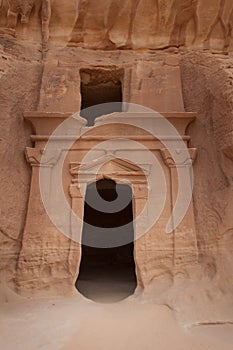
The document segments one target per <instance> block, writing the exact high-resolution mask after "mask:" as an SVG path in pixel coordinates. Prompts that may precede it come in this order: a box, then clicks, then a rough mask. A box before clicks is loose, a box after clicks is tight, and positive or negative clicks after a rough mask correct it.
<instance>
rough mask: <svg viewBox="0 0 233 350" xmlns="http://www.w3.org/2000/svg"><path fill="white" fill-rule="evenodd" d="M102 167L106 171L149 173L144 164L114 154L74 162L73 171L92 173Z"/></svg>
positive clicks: (102, 170)
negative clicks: (83, 161) (82, 161)
mask: <svg viewBox="0 0 233 350" xmlns="http://www.w3.org/2000/svg"><path fill="white" fill-rule="evenodd" d="M97 168H98V169H101V172H104V173H108V174H109V173H116V172H117V173H141V172H144V173H145V174H146V173H148V169H146V168H144V166H140V165H136V164H134V163H132V162H130V161H128V160H126V159H120V158H116V157H115V156H113V155H106V156H102V157H100V158H97V159H94V160H92V161H90V162H87V163H81V164H80V163H72V164H71V172H72V173H73V174H74V172H76V171H78V172H79V173H80V172H81V173H92V172H96V169H97Z"/></svg>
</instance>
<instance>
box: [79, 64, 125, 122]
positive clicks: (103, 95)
mask: <svg viewBox="0 0 233 350" xmlns="http://www.w3.org/2000/svg"><path fill="white" fill-rule="evenodd" d="M80 78H81V86H80V91H81V113H80V115H81V116H82V117H83V118H85V119H87V121H88V125H89V126H91V125H94V120H95V118H96V117H99V116H102V115H106V114H110V113H113V112H122V80H123V71H122V70H121V69H112V70H111V69H81V70H80Z"/></svg>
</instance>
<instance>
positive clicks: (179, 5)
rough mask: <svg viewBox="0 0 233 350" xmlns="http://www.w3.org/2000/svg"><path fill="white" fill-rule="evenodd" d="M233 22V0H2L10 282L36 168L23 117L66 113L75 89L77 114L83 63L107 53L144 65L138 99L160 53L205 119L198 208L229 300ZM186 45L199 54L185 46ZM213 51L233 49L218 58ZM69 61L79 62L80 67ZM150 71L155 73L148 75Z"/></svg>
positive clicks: (202, 237)
mask: <svg viewBox="0 0 233 350" xmlns="http://www.w3.org/2000/svg"><path fill="white" fill-rule="evenodd" d="M133 4H134V6H133ZM9 9H10V11H8V10H9ZM41 9H42V11H41ZM7 11H8V15H7ZM50 14H51V17H50ZM16 19H17V23H16ZM232 21H233V3H232V1H231V0H211V1H205V0H199V1H186V0H179V1H178V0H175V1H163V0H157V1H152V0H137V1H133V0H127V1H121V0H111V1H110V0H108V1H107V0H100V1H99V2H95V1H89V0H85V1H84V0H80V1H69V2H67V1H65V0H53V1H44V0H41V1H29V0H25V1H23V0H21V1H20V0H18V1H16V0H15V1H13V0H12V1H11V0H9V1H4V0H3V1H2V7H1V9H0V27H1V30H0V33H1V34H0V44H1V47H0V116H1V128H0V132H1V136H0V137H1V140H0V157H1V159H0V161H1V174H0V181H1V190H0V191H1V192H0V193H1V203H2V205H1V223H0V239H1V241H0V251H1V254H0V269H1V275H2V276H3V275H4V277H3V280H6V281H7V282H10V281H11V282H12V281H13V280H14V277H15V273H16V270H17V264H18V256H19V253H20V250H21V248H22V242H23V241H22V233H23V229H24V224H25V215H26V208H27V201H28V196H29V185H30V177H31V173H30V171H31V170H30V168H29V167H28V165H27V163H26V161H25V159H24V150H25V147H26V146H30V145H31V141H30V134H31V127H30V126H29V125H27V124H26V123H25V121H24V120H23V113H24V112H25V111H27V110H33V111H34V110H37V109H38V108H40V109H42V110H46V111H52V110H54V109H55V110H56V111H62V112H66V106H67V103H68V102H69V101H70V100H65V97H64V94H63V93H64V91H66V89H71V90H72V89H73V90H72V94H73V95H72V96H73V99H72V104H73V105H72V104H71V103H70V105H69V106H71V107H72V108H71V110H75V109H76V108H77V106H79V101H78V97H77V95H78V93H76V92H77V91H76V90H75V88H74V85H75V84H76V85H77V86H78V84H79V83H80V81H79V76H78V74H77V72H76V71H75V69H76V68H77V66H78V65H80V66H82V65H83V64H86V63H87V62H89V65H98V64H100V62H102V60H103V57H104V63H105V64H107V65H111V64H115V65H117V64H119V62H120V63H121V64H122V65H125V66H126V68H127V67H128V66H129V65H130V64H132V62H134V61H136V63H135V62H134V63H135V64H136V65H137V69H136V72H137V74H136V73H135V74H136V75H135V76H134V77H133V78H135V81H136V82H137V84H135V89H134V91H132V93H131V96H129V97H130V98H132V99H135V101H136V100H137V99H138V95H137V89H136V87H138V86H142V85H143V84H145V86H146V84H148V83H150V84H152V85H151V86H152V87H153V88H155V86H154V85H153V84H154V81H155V78H156V75H154V76H152V77H151V76H150V72H151V65H152V66H153V64H154V62H153V61H154V58H153V59H151V57H152V56H154V57H156V59H157V58H158V61H159V65H161V66H163V67H166V68H168V67H169V69H170V70H171V71H173V70H174V66H175V67H177V66H178V67H180V69H181V80H182V88H183V89H182V91H179V94H180V95H181V94H182V93H183V99H184V102H185V110H186V111H197V121H196V122H195V123H194V124H193V125H192V126H190V128H189V134H190V136H191V139H192V144H191V146H193V147H196V148H197V149H198V158H197V161H196V164H195V167H194V171H195V188H194V204H195V219H196V226H197V232H198V249H199V262H200V266H201V268H202V270H203V275H204V276H205V278H207V281H208V282H209V283H210V285H211V286H212V287H214V288H215V289H218V290H221V293H222V294H221V295H222V296H224V295H227V294H231V293H232V291H233V286H232V272H231V271H232V268H233V260H232V245H233V222H232V220H233V219H232V208H233V203H232V198H233V196H232V195H233V185H232V173H233V156H232V154H233V136H232V124H233V94H232V84H233V59H232V57H231V51H232V38H231V32H232V26H233V22H232ZM41 44H42V47H41ZM77 47H78V48H77ZM174 47H175V49H174ZM165 48H167V49H168V51H166V50H164V51H163V53H162V56H161V51H159V49H165ZM171 48H172V49H171ZM178 48H180V49H181V50H182V51H178ZM204 48H205V49H208V51H206V53H204V52H203V51H197V52H194V50H198V49H201V50H202V49H204ZM92 49H95V50H92ZM96 49H99V51H96ZM123 49H125V51H123ZM126 49H127V50H126ZM136 49H141V51H140V52H138V51H136ZM142 49H143V50H142ZM152 49H153V50H154V51H152ZM185 49H187V50H188V51H189V52H188V53H187V52H183V50H185ZM46 50H48V51H47V53H46ZM107 50H108V52H106V51H107ZM120 50H121V51H120ZM149 50H151V51H150V52H149ZM169 50H172V51H173V53H172V54H171V53H169ZM211 50H212V51H220V52H223V51H224V52H225V53H226V51H229V52H230V54H229V56H224V55H222V54H219V55H212V54H211ZM41 51H43V52H41ZM136 52H137V53H136ZM69 62H72V64H71V65H70V66H69ZM174 62H175V63H174ZM156 64H157V63H156ZM155 66H156V65H155ZM74 67H76V68H74ZM156 69H157V68H156V67H155V70H156ZM159 69H160V68H159ZM146 74H148V77H147V78H148V79H145V80H143V79H144V77H145V76H146ZM162 75H165V74H162ZM131 78H132V77H131ZM129 79H130V77H129ZM76 85H75V86H76ZM172 94H173V95H172V96H174V91H173V93H172ZM145 95H146V92H145ZM180 95H179V99H180ZM161 98H162V97H161ZM158 101H160V102H161V99H159V100H158ZM62 108H63V109H62ZM67 246H68V245H67ZM69 249H70V248H69V247H67V251H68V250H69ZM67 251H66V252H65V253H64V255H67ZM58 260H59V259H58ZM152 265H153V264H152ZM46 271H47V272H46V273H47V274H48V276H46V277H50V276H49V274H50V271H49V270H46ZM64 271H65V270H64ZM64 271H63V270H62V272H61V277H62V278H63V275H62V273H66V272H67V271H68V270H67V271H65V272H64ZM169 283H170V282H169ZM12 285H13V283H12ZM169 286H170V284H169ZM33 288H36V286H34V287H33ZM213 294H214V293H213Z"/></svg>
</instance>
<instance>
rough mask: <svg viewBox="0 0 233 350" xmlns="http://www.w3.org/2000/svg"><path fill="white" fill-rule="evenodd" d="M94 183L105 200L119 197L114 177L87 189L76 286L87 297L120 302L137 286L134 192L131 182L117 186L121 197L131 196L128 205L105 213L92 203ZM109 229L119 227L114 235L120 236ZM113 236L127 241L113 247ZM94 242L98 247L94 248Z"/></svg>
mask: <svg viewBox="0 0 233 350" xmlns="http://www.w3.org/2000/svg"><path fill="white" fill-rule="evenodd" d="M95 186H96V187H97V190H98V193H99V194H100V196H101V197H102V198H104V199H105V200H106V201H109V202H111V201H113V200H115V199H116V198H117V194H116V183H115V182H114V181H112V180H105V179H104V180H100V181H98V182H97V183H94V184H91V185H89V186H88V188H87V192H86V202H85V207H84V226H83V233H82V260H81V265H80V272H79V276H78V279H77V281H76V288H77V289H78V291H79V292H80V293H82V294H83V295H84V296H85V297H87V298H88V299H92V300H94V301H97V302H106V303H108V302H117V301H120V300H122V299H124V298H126V297H128V296H130V295H131V294H133V293H134V290H135V288H136V274H135V262H134V230H133V221H132V220H133V210H132V191H131V188H130V187H129V186H128V185H118V188H117V190H118V196H121V195H122V196H124V197H125V198H128V200H127V202H128V204H127V205H126V206H125V207H124V208H123V209H121V210H119V211H117V212H114V213H104V212H102V211H98V210H96V209H95V208H93V207H92V206H91V201H92V199H93V198H94V197H93V191H95V188H96V187H95ZM88 224H89V225H92V226H89V225H88ZM125 225H127V226H125ZM109 228H114V229H116V230H114V235H115V236H117V235H118V237H111V233H110V232H108V229H109ZM113 238H114V239H115V238H116V239H117V238H119V243H120V242H122V241H123V242H125V243H127V244H124V245H119V246H116V247H111V242H112V241H113V240H112V239H113ZM116 242H117V240H116ZM116 242H115V243H116ZM84 243H85V244H84ZM87 243H89V245H87ZM93 243H96V246H97V247H93V245H94V244H93ZM102 243H104V246H105V247H104V248H103V247H101V245H102ZM91 245H92V246H91Z"/></svg>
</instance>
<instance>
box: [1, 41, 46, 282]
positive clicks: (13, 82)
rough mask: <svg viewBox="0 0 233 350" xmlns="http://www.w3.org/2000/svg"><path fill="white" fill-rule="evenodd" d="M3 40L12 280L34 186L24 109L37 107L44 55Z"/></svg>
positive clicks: (4, 177)
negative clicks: (25, 156) (28, 51)
mask: <svg viewBox="0 0 233 350" xmlns="http://www.w3.org/2000/svg"><path fill="white" fill-rule="evenodd" d="M20 50H22V48H21V49H20V48H19V47H17V46H14V44H12V43H11V42H8V41H2V42H1V46H0V67H1V68H0V101H1V103H0V104H1V107H0V118H1V122H0V123H1V127H0V140H1V142H0V159H1V160H0V162H1V175H0V178H1V190H0V195H1V224H0V237H1V238H0V240H1V244H0V250H1V253H0V270H1V272H2V273H3V274H4V275H5V278H6V280H9V279H10V280H12V278H13V277H14V273H15V270H16V265H17V258H18V253H19V250H20V247H21V240H22V232H23V228H24V220H25V215H26V209H27V201H28V193H29V186H30V168H28V167H27V165H26V164H25V158H24V150H25V147H26V145H30V144H31V142H30V134H31V128H30V126H29V125H27V124H25V122H24V120H23V111H24V109H25V108H26V109H28V108H29V109H31V108H35V107H36V104H37V98H38V96H37V90H38V86H39V84H40V72H41V68H40V63H39V62H38V60H39V57H40V55H38V54H37V52H35V51H32V52H30V53H27V50H25V49H23V50H22V51H20Z"/></svg>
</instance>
